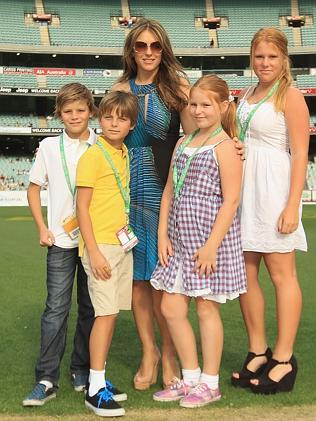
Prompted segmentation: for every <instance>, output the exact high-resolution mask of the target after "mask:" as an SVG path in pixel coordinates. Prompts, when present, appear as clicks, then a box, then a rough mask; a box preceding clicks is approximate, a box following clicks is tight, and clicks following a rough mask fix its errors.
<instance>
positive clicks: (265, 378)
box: [250, 355, 297, 395]
mask: <svg viewBox="0 0 316 421" xmlns="http://www.w3.org/2000/svg"><path fill="white" fill-rule="evenodd" d="M279 364H291V366H292V370H291V371H290V372H289V373H287V374H286V375H285V376H283V377H282V378H281V379H280V380H279V381H278V382H276V381H274V380H272V379H270V377H269V373H270V371H271V370H272V369H273V368H274V367H276V366H277V365H279ZM296 374H297V361H296V358H295V357H294V355H292V357H291V358H290V359H289V361H277V360H275V359H274V358H271V360H270V361H269V363H268V364H267V365H266V367H265V370H264V371H263V373H262V374H261V376H258V381H259V383H258V384H257V385H255V384H252V383H250V387H251V390H252V392H253V393H264V394H265V395H269V394H274V393H278V392H290V391H291V390H292V389H293V387H294V383H295V379H296Z"/></svg>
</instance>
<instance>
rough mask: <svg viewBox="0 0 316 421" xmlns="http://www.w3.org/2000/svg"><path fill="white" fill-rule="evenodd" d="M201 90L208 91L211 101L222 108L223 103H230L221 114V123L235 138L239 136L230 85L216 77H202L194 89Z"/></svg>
mask: <svg viewBox="0 0 316 421" xmlns="http://www.w3.org/2000/svg"><path fill="white" fill-rule="evenodd" d="M194 88H199V89H202V90H203V91H206V94H207V95H208V96H209V98H210V99H211V100H214V101H216V103H217V104H218V105H219V106H220V103H221V102H224V101H228V107H227V110H226V111H225V113H223V114H221V123H222V126H223V129H224V130H225V132H226V133H227V134H228V135H229V136H230V137H234V136H236V135H237V124H236V104H235V102H234V101H233V98H232V97H231V96H230V94H229V89H228V85H227V83H226V82H225V80H223V79H221V78H220V77H218V76H216V75H206V76H202V77H201V78H200V79H199V80H197V81H196V82H195V84H194V85H193V87H192V89H194Z"/></svg>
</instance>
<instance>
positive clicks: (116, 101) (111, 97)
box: [99, 91, 138, 126]
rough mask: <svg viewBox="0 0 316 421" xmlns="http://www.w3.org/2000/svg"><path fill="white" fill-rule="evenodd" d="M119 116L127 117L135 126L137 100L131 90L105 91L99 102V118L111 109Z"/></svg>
mask: <svg viewBox="0 0 316 421" xmlns="http://www.w3.org/2000/svg"><path fill="white" fill-rule="evenodd" d="M113 110H114V111H115V112H117V113H118V114H119V115H120V116H122V117H126V118H129V119H130V120H131V125H132V126H135V124H136V122H137V115H138V101H137V98H136V96H135V95H134V94H132V93H131V92H123V91H112V92H109V93H107V94H106V95H105V96H104V97H103V98H102V99H101V102H100V104H99V118H101V117H102V116H104V115H105V114H107V113H111V112H112V111H113Z"/></svg>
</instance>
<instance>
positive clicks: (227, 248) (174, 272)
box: [151, 75, 246, 408]
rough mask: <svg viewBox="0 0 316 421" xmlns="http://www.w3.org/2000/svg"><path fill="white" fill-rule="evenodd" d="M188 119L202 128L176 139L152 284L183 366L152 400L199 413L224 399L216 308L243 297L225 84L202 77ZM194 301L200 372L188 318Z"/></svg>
mask: <svg viewBox="0 0 316 421" xmlns="http://www.w3.org/2000/svg"><path fill="white" fill-rule="evenodd" d="M189 109H190V113H191V115H192V116H193V118H194V120H195V122H196V125H197V127H198V129H197V130H196V131H194V132H193V133H192V134H191V135H190V136H185V137H183V138H182V139H180V140H179V142H178V144H177V146H176V148H175V152H174V155H173V161H172V164H171V167H170V172H169V177H168V181H167V185H166V187H165V190H164V193H163V196H162V201H161V208H160V219H159V227H158V253H159V263H158V265H157V266H156V269H155V271H154V273H153V275H152V279H151V284H152V285H153V287H154V288H156V289H158V290H163V291H164V294H163V298H162V304H161V306H162V307H161V308H162V313H163V315H164V317H165V318H166V320H167V323H168V327H169V330H170V333H171V336H172V339H173V341H174V344H175V347H176V349H177V352H178V355H179V357H180V360H181V365H182V373H183V380H179V379H177V378H175V379H174V382H173V384H172V385H171V386H170V387H169V388H167V389H164V390H162V391H159V392H156V393H155V394H154V400H157V401H173V400H180V405H181V406H183V407H190V408H191V407H198V406H203V405H206V404H208V403H210V402H213V401H216V400H219V399H220V397H221V394H220V390H219V386H218V383H219V381H218V380H219V379H218V373H219V367H220V360H221V354H222V347H223V327H222V322H221V318H220V314H219V304H220V303H224V302H226V300H227V299H234V298H237V297H238V296H239V294H241V293H244V292H246V275H245V267H244V259H243V252H242V248H241V240H240V227H239V220H238V218H237V215H236V211H237V207H238V204H239V195H240V186H241V177H242V162H241V160H240V159H239V157H238V155H237V154H236V152H235V148H234V142H233V141H232V140H231V137H233V136H235V134H236V126H235V104H234V102H233V98H231V96H230V95H229V91H228V87H227V84H226V82H225V81H223V80H222V79H220V78H219V77H217V76H215V75H208V76H204V77H202V78H201V79H199V80H198V81H197V82H196V83H195V85H194V86H193V88H192V90H191V93H190V102H189ZM191 297H195V300H196V308H197V313H198V317H199V323H200V332H201V343H202V354H203V371H202V373H201V369H200V367H199V363H198V356H197V351H196V340H195V337H194V332H193V329H192V326H191V324H190V322H189V320H188V317H187V315H188V308H189V304H190V300H191Z"/></svg>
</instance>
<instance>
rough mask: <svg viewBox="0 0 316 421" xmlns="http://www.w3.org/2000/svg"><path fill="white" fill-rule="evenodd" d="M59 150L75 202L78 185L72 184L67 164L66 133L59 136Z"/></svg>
mask: <svg viewBox="0 0 316 421" xmlns="http://www.w3.org/2000/svg"><path fill="white" fill-rule="evenodd" d="M59 150H60V157H61V163H62V166H63V170H64V174H65V178H66V182H67V186H68V188H69V191H70V194H71V196H72V199H73V202H74V203H75V196H76V186H72V184H71V180H70V175H69V170H68V165H67V161H66V154H65V146H64V134H62V136H59Z"/></svg>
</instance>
